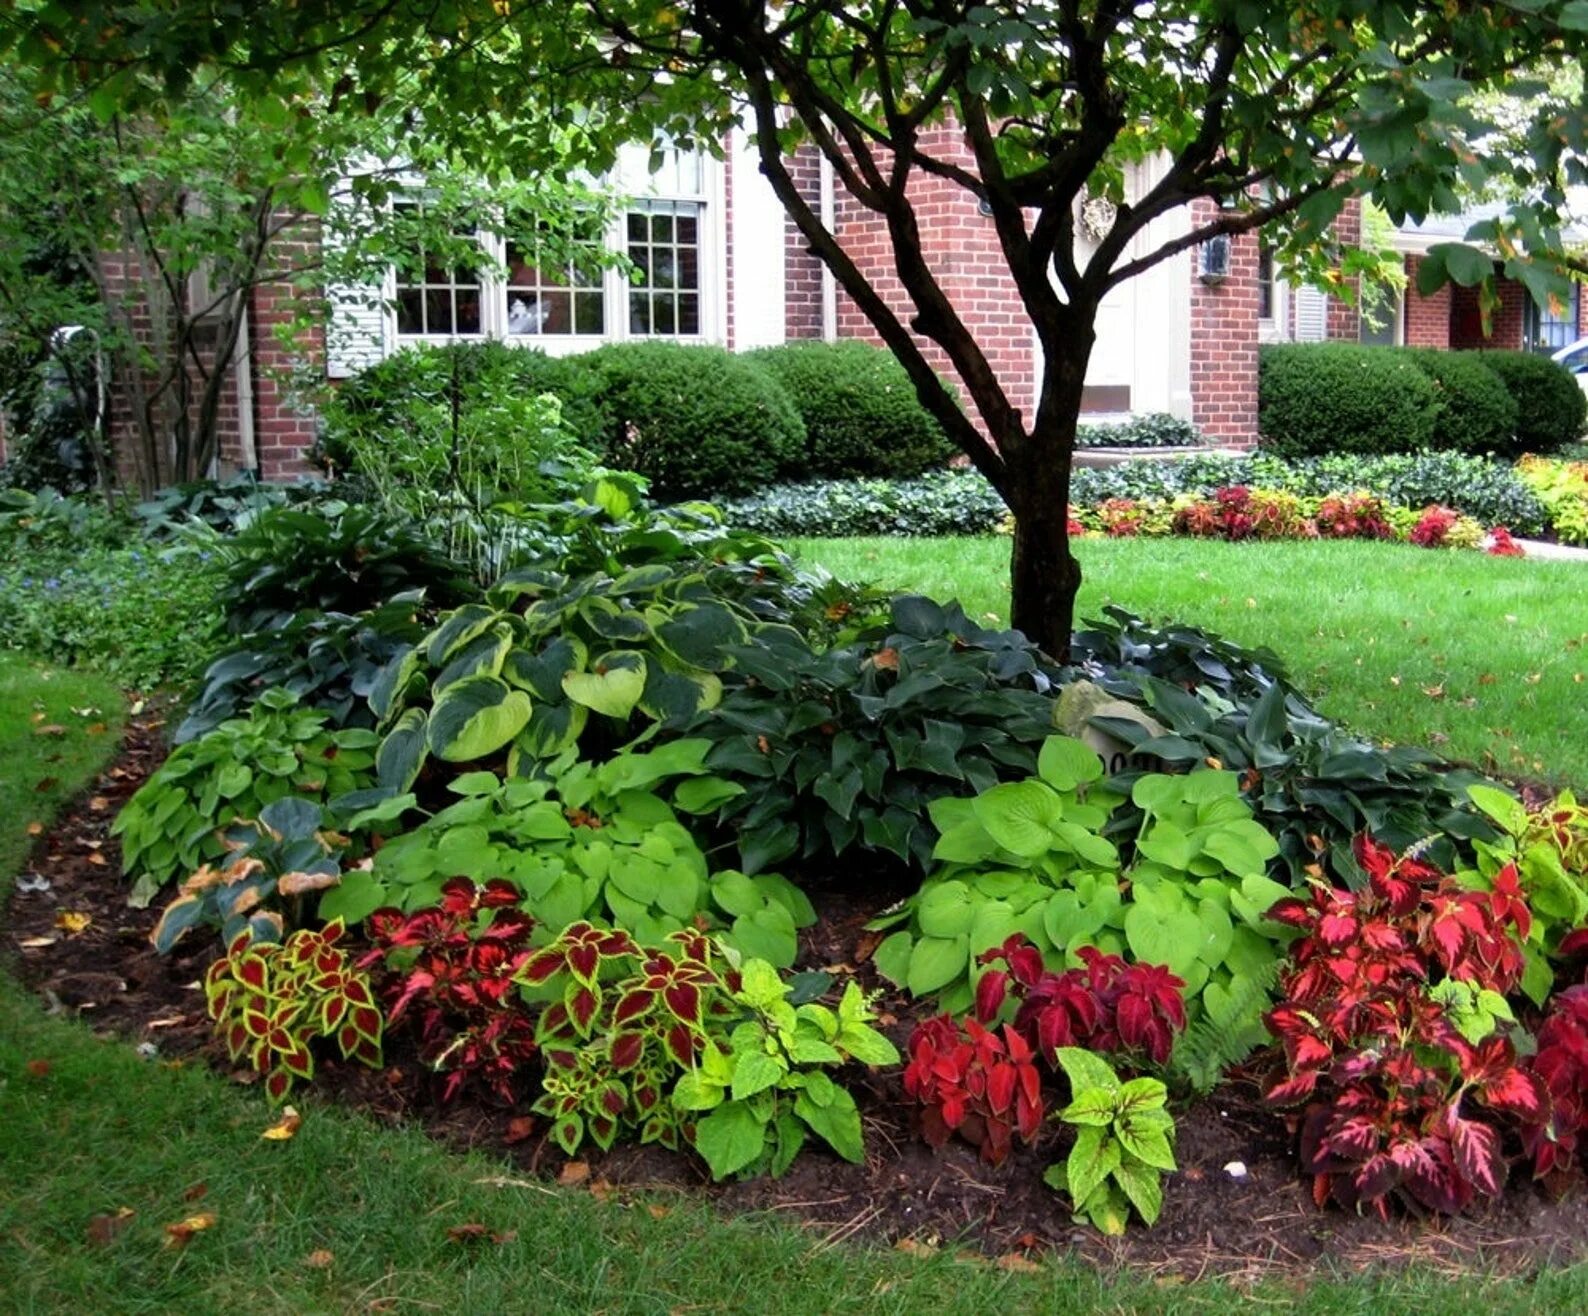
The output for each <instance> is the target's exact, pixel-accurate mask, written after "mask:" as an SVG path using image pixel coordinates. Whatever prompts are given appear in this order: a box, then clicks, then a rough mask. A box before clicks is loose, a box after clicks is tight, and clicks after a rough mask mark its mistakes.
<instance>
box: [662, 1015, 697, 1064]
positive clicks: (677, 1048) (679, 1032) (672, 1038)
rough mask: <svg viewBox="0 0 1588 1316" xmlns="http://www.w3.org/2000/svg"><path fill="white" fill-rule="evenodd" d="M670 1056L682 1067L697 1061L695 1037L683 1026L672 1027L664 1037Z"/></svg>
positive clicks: (674, 1025)
mask: <svg viewBox="0 0 1588 1316" xmlns="http://www.w3.org/2000/svg"><path fill="white" fill-rule="evenodd" d="M664 1041H665V1042H666V1045H667V1051H668V1054H669V1055H671V1056H672V1057H673V1059H674V1060H676V1061H678V1063H679V1064H681V1065H692V1064H693V1063H694V1061H695V1035H694V1033H693V1032H691V1031H690V1030H689V1029H688V1028H686V1027H685V1026H684V1025H683V1024H673V1025H671V1026H670V1027H669V1028H668V1030H667V1032H666V1034H665V1037H664Z"/></svg>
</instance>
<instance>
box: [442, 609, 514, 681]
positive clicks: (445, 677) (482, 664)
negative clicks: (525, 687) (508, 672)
mask: <svg viewBox="0 0 1588 1316" xmlns="http://www.w3.org/2000/svg"><path fill="white" fill-rule="evenodd" d="M512 643H513V631H512V628H511V627H510V626H508V625H507V624H506V623H505V622H498V623H497V624H496V625H495V626H492V627H490V628H488V629H487V630H485V631H484V632H483V633H481V634H479V635H476V636H475V637H474V638H473V639H472V640H469V641H467V642H466V643H464V644H462V645H460V646H458V648H457V649H455V650H454V651H453V654H452V657H451V658H449V659H448V660H447V665H446V666H445V667H443V668H442V669H441V671H440V672H439V673H438V674H437V675H436V677H435V679H434V680H433V681H431V683H430V692H431V694H432V695H439V694H440V693H441V692H442V691H443V690H445V689H446V688H447V687H448V686H449V685H451V684H453V682H455V681H461V680H462V679H463V678H464V677H465V676H499V675H500V674H501V671H502V663H503V661H504V660H505V659H506V657H507V653H508V650H509V649H510V648H511V647H512Z"/></svg>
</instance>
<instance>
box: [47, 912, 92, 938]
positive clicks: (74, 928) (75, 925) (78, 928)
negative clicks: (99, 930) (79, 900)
mask: <svg viewBox="0 0 1588 1316" xmlns="http://www.w3.org/2000/svg"><path fill="white" fill-rule="evenodd" d="M93 921H94V920H93V919H92V918H91V917H90V916H89V915H87V914H83V913H80V912H79V911H77V910H75V909H65V910H62V911H61V912H60V913H59V914H57V915H56V916H55V926H56V927H58V928H59V929H60V930H61V931H62V932H64V933H65V934H66V935H67V936H68V937H75V936H76V935H77V934H78V933H80V932H82V931H83V930H84V929H86V928H87V927H88V926H89V924H91V923H92V922H93Z"/></svg>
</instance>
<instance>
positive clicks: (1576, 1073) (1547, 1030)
mask: <svg viewBox="0 0 1588 1316" xmlns="http://www.w3.org/2000/svg"><path fill="white" fill-rule="evenodd" d="M1557 955H1558V957H1559V958H1560V959H1561V960H1564V961H1567V962H1571V961H1573V960H1581V959H1583V958H1588V928H1579V929H1578V930H1577V931H1576V932H1573V933H1571V934H1570V935H1569V936H1567V937H1565V938H1563V939H1562V940H1561V943H1560V948H1559V950H1558V951H1557ZM1537 1041H1538V1050H1537V1052H1536V1053H1535V1054H1534V1055H1533V1056H1531V1057H1530V1058H1529V1060H1528V1062H1527V1065H1528V1068H1529V1069H1530V1070H1531V1071H1532V1072H1533V1073H1534V1074H1536V1075H1537V1076H1538V1078H1539V1080H1540V1081H1541V1082H1542V1083H1543V1084H1544V1086H1545V1087H1546V1088H1547V1089H1548V1090H1549V1097H1550V1114H1549V1119H1548V1120H1547V1121H1546V1122H1543V1123H1539V1124H1534V1125H1530V1126H1528V1127H1527V1128H1525V1129H1524V1130H1523V1131H1522V1138H1523V1142H1524V1144H1525V1146H1526V1148H1527V1154H1528V1155H1529V1156H1531V1157H1532V1158H1533V1172H1534V1173H1535V1174H1536V1175H1537V1176H1538V1177H1540V1178H1543V1177H1544V1176H1546V1175H1558V1174H1563V1173H1564V1172H1565V1171H1567V1170H1570V1169H1571V1168H1572V1167H1573V1165H1575V1164H1578V1163H1579V1162H1580V1160H1581V1158H1580V1157H1579V1155H1578V1153H1579V1150H1580V1146H1581V1143H1582V1140H1583V1139H1584V1138H1588V983H1583V984H1580V985H1578V986H1575V987H1568V988H1567V989H1566V990H1565V991H1563V992H1559V993H1557V994H1556V996H1555V997H1554V998H1553V999H1552V1000H1551V1001H1550V1003H1549V1013H1548V1014H1546V1015H1545V1017H1544V1022H1543V1023H1542V1024H1541V1025H1540V1026H1539V1030H1538V1038H1537Z"/></svg>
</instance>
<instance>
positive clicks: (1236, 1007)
mask: <svg viewBox="0 0 1588 1316" xmlns="http://www.w3.org/2000/svg"><path fill="white" fill-rule="evenodd" d="M1102 778H1103V765H1102V763H1101V761H1100V760H1099V759H1098V757H1097V755H1096V754H1095V753H1093V752H1092V750H1090V749H1088V748H1087V747H1086V746H1085V745H1083V744H1082V743H1081V742H1080V741H1078V740H1074V739H1071V738H1069V737H1065V736H1053V737H1050V738H1049V739H1048V740H1047V741H1046V742H1045V743H1044V745H1043V747H1042V751H1041V754H1040V756H1039V759H1038V767H1037V776H1035V777H1033V778H1030V779H1028V780H1026V781H1019V782H1008V783H1004V784H1001V785H998V786H994V787H992V788H991V789H990V790H985V791H983V792H981V793H980V794H979V795H977V796H975V797H973V798H970V799H942V800H938V801H936V802H934V803H933V805H932V821H933V822H934V823H935V824H936V825H937V827H938V830H939V831H940V832H941V837H940V839H939V840H938V843H937V847H936V849H935V850H934V852H933V854H934V859H935V861H936V862H935V866H934V869H933V871H932V873H931V875H930V876H929V877H928V878H927V880H926V882H925V883H924V884H923V885H922V887H921V889H920V891H919V892H917V893H916V894H915V895H913V896H911V897H910V898H909V899H908V900H907V901H905V902H904V903H903V904H902V905H901V906H900V907H899V908H898V909H896V910H894V911H891V912H890V913H888V914H886V915H884V916H883V917H882V918H880V919H877V920H876V921H875V922H874V923H873V924H872V926H873V927H894V928H897V930H896V931H894V932H893V933H892V934H891V935H890V936H888V937H887V938H886V939H885V940H884V941H883V942H882V944H881V945H879V946H878V947H877V950H876V957H875V958H876V964H877V968H878V969H879V970H880V971H881V972H882V973H883V974H884V975H885V976H886V977H888V978H889V979H891V980H892V981H894V982H896V983H898V984H900V985H901V986H904V987H907V988H908V989H909V990H910V991H911V992H912V993H913V994H915V995H917V996H924V995H928V994H931V993H939V994H940V995H941V997H942V1004H943V1008H944V1009H946V1010H948V1011H949V1012H951V1013H956V1014H957V1013H962V1012H963V1011H965V1010H966V1009H968V1008H969V1006H970V1004H971V1002H972V999H973V993H974V990H975V985H976V981H977V979H978V978H979V977H980V976H981V974H982V972H983V970H982V969H981V968H980V967H979V966H978V965H977V963H976V961H977V957H978V956H980V955H981V954H982V953H983V952H985V951H987V950H990V949H992V948H993V947H995V946H1000V945H1002V944H1003V943H1004V942H1005V940H1006V939H1007V938H1009V937H1010V936H1011V935H1013V934H1015V933H1023V934H1024V935H1025V936H1026V937H1028V938H1030V940H1031V941H1032V943H1033V944H1034V945H1036V946H1037V948H1038V949H1039V950H1040V951H1041V952H1042V953H1043V955H1044V958H1045V959H1047V960H1049V961H1050V962H1051V963H1052V964H1053V965H1054V966H1056V967H1063V966H1064V965H1070V966H1073V965H1076V964H1078V963H1079V960H1078V959H1077V957H1076V951H1077V950H1079V949H1080V948H1081V947H1082V946H1095V947H1097V948H1098V949H1100V950H1102V951H1105V952H1108V953H1110V954H1116V955H1123V956H1128V957H1129V958H1130V959H1133V960H1135V961H1137V962H1140V963H1147V964H1162V965H1165V966H1167V967H1168V968H1169V969H1170V970H1171V971H1172V972H1173V973H1175V974H1176V975H1178V976H1179V977H1180V978H1183V979H1184V980H1185V983H1186V988H1185V994H1186V1001H1187V1005H1188V1007H1189V1008H1190V1011H1191V1014H1192V1016H1193V1018H1195V1017H1196V1016H1198V1015H1205V1016H1206V1018H1207V1019H1208V1020H1209V1021H1210V1022H1211V1024H1212V1025H1214V1026H1216V1027H1217V1028H1219V1029H1220V1030H1222V1031H1224V1032H1225V1033H1227V1034H1228V1033H1244V1034H1246V1035H1248V1036H1249V1037H1250V1038H1251V1039H1252V1040H1255V1039H1256V1038H1260V1037H1261V1036H1262V1034H1261V1031H1260V1029H1261V1025H1260V1022H1259V1019H1260V1015H1261V1013H1262V1011H1263V1009H1264V1008H1266V1006H1267V1004H1268V993H1267V988H1268V986H1269V985H1270V984H1271V982H1272V976H1273V972H1274V967H1275V965H1276V963H1277V961H1278V958H1279V956H1280V954H1281V952H1282V950H1283V947H1284V945H1285V944H1286V943H1287V941H1288V939H1289V936H1290V934H1289V933H1288V931H1287V930H1286V929H1284V928H1283V927H1281V926H1279V925H1278V924H1275V923H1272V922H1270V921H1269V920H1268V919H1266V918H1265V917H1264V915H1265V914H1266V913H1267V911H1268V910H1269V909H1270V908H1271V907H1272V906H1273V905H1274V904H1275V903H1276V902H1277V901H1279V900H1281V899H1283V898H1284V897H1285V896H1287V895H1288V894H1289V891H1288V889H1287V888H1285V887H1284V886H1282V885H1280V884H1279V883H1277V882H1274V881H1272V880H1271V879H1270V878H1269V877H1268V876H1267V874H1266V871H1265V870H1266V867H1267V864H1268V861H1269V860H1270V859H1272V858H1273V857H1274V856H1275V855H1276V854H1277V853H1278V846H1277V845H1276V843H1275V841H1274V838H1273V837H1272V836H1271V835H1270V834H1269V833H1268V832H1267V831H1266V830H1265V829H1264V828H1263V827H1262V826H1261V825H1260V824H1258V823H1256V822H1254V821H1253V819H1252V815H1251V810H1250V809H1249V808H1248V807H1247V806H1246V804H1245V802H1244V801H1243V800H1242V799H1241V797H1240V785H1239V781H1238V779H1237V778H1236V776H1235V774H1234V773H1230V772H1216V771H1211V770H1207V769H1199V770H1198V771H1196V772H1192V773H1189V774H1187V775H1183V776H1172V775H1168V774H1163V773H1151V774H1147V775H1145V776H1142V777H1141V778H1139V779H1138V780H1137V781H1136V783H1135V784H1134V786H1133V787H1132V789H1131V795H1130V799H1131V801H1132V802H1133V803H1134V804H1135V805H1136V806H1137V808H1139V809H1140V810H1141V814H1142V817H1141V824H1140V826H1139V828H1138V829H1137V831H1136V834H1135V835H1134V836H1122V835H1119V834H1117V831H1116V830H1115V828H1116V827H1117V822H1118V820H1117V819H1116V812H1117V811H1118V810H1119V809H1120V807H1121V806H1122V805H1123V803H1124V797H1123V796H1120V795H1118V794H1116V793H1114V792H1112V791H1110V790H1108V789H1107V787H1106V783H1104V782H1103V780H1102ZM1111 823H1114V824H1115V826H1114V827H1111V826H1110V824H1111ZM1121 847H1124V849H1125V851H1126V854H1125V855H1124V856H1122V854H1121ZM899 925H903V926H899Z"/></svg>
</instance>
